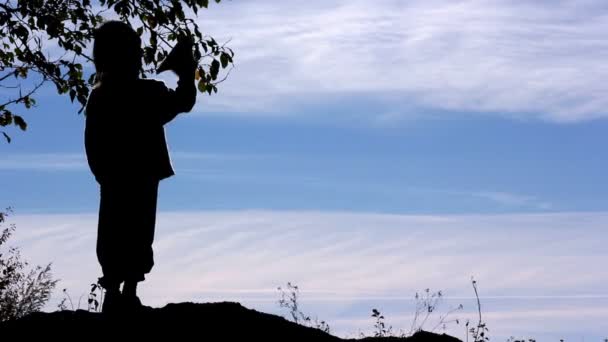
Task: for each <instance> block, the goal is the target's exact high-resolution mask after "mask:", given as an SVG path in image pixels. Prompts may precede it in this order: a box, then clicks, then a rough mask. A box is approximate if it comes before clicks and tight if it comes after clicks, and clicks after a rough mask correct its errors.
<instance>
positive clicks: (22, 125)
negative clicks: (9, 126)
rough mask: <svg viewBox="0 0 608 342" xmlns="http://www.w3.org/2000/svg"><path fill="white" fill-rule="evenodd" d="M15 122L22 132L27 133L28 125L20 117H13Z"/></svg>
mask: <svg viewBox="0 0 608 342" xmlns="http://www.w3.org/2000/svg"><path fill="white" fill-rule="evenodd" d="M13 120H14V121H15V125H17V126H19V128H20V129H21V130H22V131H25V130H26V129H27V123H26V122H25V120H23V118H22V117H20V116H19V115H15V116H13Z"/></svg>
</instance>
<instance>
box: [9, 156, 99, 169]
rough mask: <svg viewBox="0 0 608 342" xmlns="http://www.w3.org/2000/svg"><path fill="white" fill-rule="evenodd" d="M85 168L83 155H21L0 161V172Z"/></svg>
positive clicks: (85, 163)
mask: <svg viewBox="0 0 608 342" xmlns="http://www.w3.org/2000/svg"><path fill="white" fill-rule="evenodd" d="M86 167H87V162H86V157H85V156H84V153H83V154H78V153H21V154H9V155H5V156H3V158H2V160H0V170H41V171H71V170H83V169H85V168H86Z"/></svg>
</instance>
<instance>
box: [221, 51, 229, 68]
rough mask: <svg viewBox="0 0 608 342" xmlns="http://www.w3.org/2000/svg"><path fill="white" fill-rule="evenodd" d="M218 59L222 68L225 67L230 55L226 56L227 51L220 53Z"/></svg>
mask: <svg viewBox="0 0 608 342" xmlns="http://www.w3.org/2000/svg"><path fill="white" fill-rule="evenodd" d="M220 61H221V62H222V69H226V67H227V66H228V63H229V62H230V56H228V54H227V53H222V56H220Z"/></svg>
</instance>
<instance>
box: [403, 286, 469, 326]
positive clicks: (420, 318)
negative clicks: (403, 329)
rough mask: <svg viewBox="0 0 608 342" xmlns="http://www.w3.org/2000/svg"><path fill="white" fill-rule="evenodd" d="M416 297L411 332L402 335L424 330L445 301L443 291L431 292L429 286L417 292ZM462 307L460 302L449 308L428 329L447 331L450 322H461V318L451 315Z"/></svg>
mask: <svg viewBox="0 0 608 342" xmlns="http://www.w3.org/2000/svg"><path fill="white" fill-rule="evenodd" d="M414 298H415V300H416V310H415V312H414V318H413V319H412V324H411V326H410V331H409V333H408V334H403V335H402V337H405V336H411V335H413V334H415V333H416V332H418V331H421V330H424V328H425V327H426V324H427V323H428V322H429V318H431V316H432V315H433V313H435V312H437V309H438V308H439V307H440V306H441V303H442V301H443V292H442V291H437V292H431V290H430V289H428V288H427V289H425V290H424V291H423V292H422V293H419V292H416V295H415V296H414ZM462 309H463V306H462V304H460V305H458V306H457V307H453V308H451V309H449V310H448V311H446V312H445V313H444V314H443V315H439V318H438V319H437V321H435V324H434V325H433V326H432V327H430V328H429V330H428V331H430V332H436V331H438V330H439V329H441V330H443V331H445V330H446V329H447V325H448V324H450V323H456V324H460V320H459V319H457V318H454V319H451V316H452V315H453V314H454V313H455V312H457V311H460V310H462Z"/></svg>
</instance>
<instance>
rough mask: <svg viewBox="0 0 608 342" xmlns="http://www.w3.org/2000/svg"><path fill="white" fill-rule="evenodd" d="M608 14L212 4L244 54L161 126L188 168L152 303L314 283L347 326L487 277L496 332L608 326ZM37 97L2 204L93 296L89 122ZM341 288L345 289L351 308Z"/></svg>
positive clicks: (503, 7) (583, 330) (166, 220)
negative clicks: (375, 310) (378, 306)
mask: <svg viewBox="0 0 608 342" xmlns="http://www.w3.org/2000/svg"><path fill="white" fill-rule="evenodd" d="M607 15H608V8H607V6H606V5H605V4H603V3H602V2H600V1H576V2H575V1H559V2H544V1H534V2H532V1H434V0H433V1H407V2H405V1H389V0H387V1H377V2H374V3H373V4H371V3H370V2H369V1H358V0H355V1H322V2H321V1H289V2H280V1H274V0H264V1H257V2H255V3H251V2H247V3H245V2H239V1H236V0H235V1H231V2H226V3H225V4H224V3H223V4H221V5H219V6H213V7H212V8H211V9H210V10H209V11H207V12H205V14H204V15H202V16H201V19H200V20H201V25H203V27H205V28H207V29H208V30H209V33H210V34H212V35H214V36H215V37H216V38H218V40H220V41H225V40H228V39H232V41H231V43H230V46H231V47H232V48H233V49H234V50H235V52H236V53H237V57H236V64H237V65H236V68H235V69H234V71H233V72H232V74H231V75H230V78H229V79H228V80H227V81H226V82H225V83H224V84H222V86H221V88H220V93H219V94H218V95H214V96H213V97H208V96H205V95H199V98H198V102H197V105H196V107H195V110H194V111H193V112H192V113H189V114H185V115H182V116H180V117H178V118H177V119H176V120H175V121H174V122H172V123H171V124H170V125H168V126H167V134H168V140H169V144H170V148H171V151H172V159H173V164H174V167H175V169H176V174H177V175H176V176H175V177H173V178H171V179H169V180H167V181H164V182H163V184H162V186H161V194H160V205H159V218H160V219H159V229H158V231H159V239H158V240H157V247H159V251H158V255H162V256H163V257H159V258H160V259H159V263H158V265H157V269H155V271H153V274H152V275H151V278H150V282H149V284H147V285H144V291H146V292H145V295H146V296H147V297H145V298H144V299H147V300H148V302H150V303H154V304H157V305H161V304H162V303H166V302H168V301H175V300H187V299H188V298H193V297H194V298H199V299H200V300H211V299H234V298H240V299H242V300H243V301H245V302H246V303H250V304H251V305H252V306H256V307H259V308H264V309H267V310H276V305H275V304H274V302H273V300H274V299H275V297H276V296H275V293H274V292H273V288H274V286H278V285H281V284H282V283H284V282H286V281H290V280H292V281H296V280H299V282H300V285H301V286H302V288H303V290H304V291H306V289H309V291H311V293H313V294H314V293H317V294H319V295H318V296H317V298H316V299H315V298H314V296H312V297H313V298H311V303H316V304H314V305H315V306H313V307H312V308H311V309H312V311H316V312H317V313H318V315H319V316H323V315H324V314H325V317H324V318H327V319H328V320H329V321H330V323H331V321H332V319H333V320H334V321H335V322H337V323H335V324H337V326H338V331H339V332H340V333H343V334H347V333H356V329H357V327H361V326H362V325H364V324H363V323H362V322H363V321H365V320H366V319H367V317H366V314H367V312H366V311H363V312H362V311H360V309H361V308H362V307H366V306H367V305H368V304H369V301H370V300H371V299H374V298H375V299H378V298H380V299H378V300H379V303H384V305H385V307H387V310H389V311H391V310H392V312H391V313H392V316H393V317H402V318H403V320H407V315H408V314H409V313H410V312H411V310H405V309H403V308H400V307H396V306H395V304H394V303H396V301H395V300H390V299H391V298H393V299H394V298H403V297H408V296H409V294H412V293H413V292H415V291H416V290H420V289H423V288H426V287H433V288H435V289H445V290H446V291H447V290H449V291H450V292H448V295H450V293H451V294H452V295H453V296H454V297H459V296H460V297H467V296H468V297H470V295H471V291H470V289H469V287H468V284H467V282H468V280H469V278H470V276H471V275H475V276H476V277H477V278H478V279H479V281H480V283H481V284H482V286H483V289H484V291H487V292H485V293H486V294H487V295H488V296H489V297H488V298H487V300H488V301H490V302H492V301H494V302H493V304H491V305H490V308H489V313H488V315H489V318H488V319H489V320H491V323H492V325H493V326H494V327H496V328H495V329H496V331H497V332H496V334H497V335H496V336H497V337H499V338H503V337H504V338H506V337H508V336H510V335H509V334H513V335H518V334H521V335H527V336H529V337H537V338H540V339H541V340H542V338H543V337H545V338H547V339H552V340H556V339H558V338H559V337H560V336H568V337H571V338H581V337H585V338H587V339H596V340H599V339H600V338H601V337H605V336H603V335H602V333H604V334H605V333H606V332H602V331H601V330H600V329H599V328H600V327H601V326H602V322H603V321H605V319H606V318H608V311H606V307H607V306H606V304H607V302H606V296H607V295H608V294H607V293H605V292H604V286H603V284H605V281H606V280H607V279H606V274H605V272H603V270H602V269H601V268H598V267H597V265H601V264H605V263H606V262H608V254H607V253H606V252H605V251H604V248H602V245H603V243H605V242H606V241H608V240H607V238H608V235H607V233H606V230H605V228H604V227H605V224H606V223H608V218H607V216H606V212H607V210H608V207H607V206H608V201H607V199H608V198H607V195H606V194H608V186H607V185H606V182H605V181H604V179H605V175H606V173H607V172H606V171H608V162H607V158H605V156H606V153H605V152H604V146H606V145H607V143H608V138H607V137H606V134H605V132H606V130H607V129H608V122H607V121H606V120H605V119H604V117H606V116H607V115H608V112H606V110H605V108H606V107H607V105H608V101H607V100H606V98H607V97H606V96H605V94H606V93H607V91H608V86H607V85H606V84H607V83H606V82H605V80H606V79H607V76H608V68H607V67H606V66H605V61H606V57H607V56H608V41H607V40H606V39H605V32H607V31H606V30H607V29H608V20H607ZM163 79H164V80H165V81H166V82H167V83H168V84H169V85H174V84H175V79H174V78H173V77H171V76H166V75H165V76H163ZM38 102H39V105H38V107H37V108H35V109H33V110H30V111H28V112H27V113H26V118H27V120H28V123H29V128H28V131H27V132H25V133H19V132H16V131H11V132H10V133H12V135H13V138H14V140H13V143H12V144H10V145H9V144H1V145H0V153H2V155H3V156H4V157H3V158H2V159H1V160H0V179H1V181H0V188H1V189H2V191H1V192H0V202H3V203H0V204H1V205H11V206H13V207H14V208H15V210H16V215H15V216H14V219H15V221H16V222H17V223H18V225H19V226H18V234H17V236H16V238H17V241H19V242H22V245H23V246H24V247H23V248H24V254H25V255H26V256H28V255H31V258H32V259H33V261H38V262H40V263H42V262H45V261H46V260H55V268H56V272H57V274H58V276H59V277H60V278H62V279H64V283H65V284H66V285H65V286H66V287H70V288H74V289H75V290H74V291H75V292H78V291H79V290H76V289H80V288H83V289H84V288H86V284H88V283H89V282H90V280H89V278H90V279H94V277H95V276H96V274H97V273H98V270H97V269H95V267H97V266H96V265H95V256H94V250H93V247H91V246H93V242H94V229H95V217H94V215H95V211H96V208H97V203H98V202H97V201H98V198H97V187H96V183H95V182H94V179H93V178H92V176H91V175H90V173H89V171H88V168H87V165H86V160H85V159H84V150H83V144H82V142H83V136H82V133H83V124H84V117H83V116H81V115H77V114H76V112H77V110H78V108H77V107H76V106H74V105H71V104H70V103H69V101H68V99H67V98H60V97H57V96H56V95H55V94H54V90H53V89H52V88H50V87H49V88H46V89H43V90H42V92H41V93H40V96H39V100H38ZM180 213H181V214H180ZM421 215H422V216H421ZM294 222H295V223H294ZM297 222H300V223H301V224H298V223H297ZM42 223H45V224H46V226H45V228H42V227H41V224H42ZM290 227H291V228H290ZM420 227H428V230H420V229H421V228H420ZM222 229H224V230H222ZM235 229H236V232H237V233H235V235H234V236H232V237H231V235H230V233H231V232H234V231H235ZM209 230H211V231H216V230H217V232H218V233H217V234H207V233H204V232H207V231H209ZM188 232H190V233H188ZM197 232H198V233H197ZM246 232H249V234H252V235H247V233H246ZM349 232H351V233H352V236H351V235H349V234H348V233H349ZM375 232H379V233H378V234H375ZM19 234H21V235H19ZM184 234H185V235H184ZM243 234H244V235H243ZM324 234H326V235H327V236H328V237H327V239H323V238H321V237H322V236H324ZM344 234H346V235H344ZM53 236H54V237H53ZM182 236H187V237H189V238H192V239H194V240H192V241H196V242H192V241H189V242H188V241H185V240H183V237H182ZM272 236H276V238H275V239H273V238H272ZM480 236H481V237H480ZM465 237H466V239H465ZM214 238H217V239H218V241H213V240H214ZM231 239H232V240H231ZM243 239H244V241H248V242H249V243H250V247H247V248H245V247H243V246H242V244H243V243H244V242H242V240H243ZM361 241H369V243H370V245H373V246H377V247H378V250H373V249H372V251H368V250H367V249H366V248H363V247H362V246H363V245H364V244H363V245H361ZM340 242H342V244H341V243H340ZM391 242H394V243H395V244H391ZM192 244H194V245H192ZM294 244H295V245H296V247H297V248H294V249H286V247H285V246H292V245H294ZM427 244H428V245H431V246H435V245H436V246H437V247H436V248H435V249H433V248H431V249H430V250H427V249H425V248H424V247H423V246H424V245H427ZM297 245H301V246H300V247H298V246H297ZM58 246H59V247H58ZM162 246H164V247H162ZM199 246H200V247H199ZM382 246H386V248H382ZM412 246H414V247H415V248H413V249H412ZM518 246H519V247H518ZM368 247H369V246H368ZM206 248H209V249H210V250H213V251H215V252H214V254H211V255H213V256H214V257H213V258H211V259H210V264H209V266H208V267H209V268H204V265H205V260H206V259H205V257H204V256H205V255H207V256H209V254H205V253H211V252H205V249H206ZM249 248H251V253H252V254H253V255H254V256H255V257H253V256H252V258H254V260H257V262H259V263H260V264H259V265H266V264H268V263H270V264H272V260H274V259H273V256H276V255H280V256H281V260H284V262H283V263H279V264H278V265H275V266H273V267H268V268H267V271H264V272H260V275H259V277H258V278H255V277H254V279H250V278H251V277H250V276H244V275H243V270H244V269H245V268H244V266H243V264H242V262H240V261H239V260H242V259H243V258H247V253H245V252H246V251H250V249H249ZM350 248H356V251H355V252H353V251H352V250H351V249H350ZM370 248H371V247H370ZM199 249H200V250H199ZM235 249H236V250H237V251H236V252H235ZM183 250H190V251H191V252H190V254H189V255H190V256H189V257H188V255H181V254H180V253H179V252H180V251H183ZM259 250H262V251H267V253H266V254H265V253H261V252H260V253H261V254H259V255H258V254H255V253H254V252H253V251H259ZM409 250H413V251H415V257H414V256H413V255H410V254H408V251H409ZM357 251H360V253H361V254H357ZM366 251H368V252H369V253H370V254H365V253H366ZM498 251H503V252H498ZM25 252H27V253H25ZM275 252H276V255H274V254H273V253H275ZM70 254H76V255H80V256H81V257H80V258H79V259H78V260H87V262H89V263H90V264H89V267H87V266H86V265H82V264H74V263H73V261H70V260H71V259H70V257H69V255H70ZM369 255H371V256H374V258H372V259H371V261H370V259H369V258H368V256H369ZM463 255H464V256H463ZM183 258H185V259H183ZM306 258H310V259H306ZM163 260H164V261H163ZM184 260H185V261H184ZM188 260H195V261H197V262H196V265H197V266H198V265H199V262H198V261H199V260H200V265H203V266H201V267H203V269H204V271H201V270H200V269H197V270H194V269H193V270H191V272H189V273H188V274H187V279H186V278H183V281H182V282H179V283H175V282H174V283H172V285H171V287H172V288H174V289H175V290H174V291H166V287H164V286H162V285H161V284H162V283H165V282H168V281H169V279H182V278H180V277H184V275H179V274H174V273H172V272H171V271H172V268H171V267H170V266H169V265H177V264H179V265H182V266H183V265H187V264H188ZM307 260H309V261H307ZM328 260H338V261H337V262H336V263H335V264H332V265H333V266H327V267H324V266H322V265H326V264H328ZM373 260H385V262H384V261H383V262H379V261H378V262H377V261H373ZM479 260H483V262H482V263H481V264H480V265H479V266H478V267H471V266H470V265H472V264H476V263H478V261H479ZM306 263H308V264H309V265H310V267H304V268H302V266H301V265H302V264H306ZM376 263H378V266H383V267H386V268H387V269H390V270H394V271H391V272H388V271H387V272H378V273H377V274H376V273H375V272H374V271H373V269H374V267H375V266H374V265H375V264H376ZM330 264H331V263H330ZM92 265H95V266H94V267H93V266H92ZM247 265H248V267H253V265H250V264H247ZM315 265H316V266H315ZM356 265H365V267H363V268H362V270H361V273H360V274H357V273H354V274H350V273H348V274H346V273H344V270H345V269H351V268H353V267H356ZM445 265H450V267H448V268H446V266H445ZM458 265H460V266H458ZM212 266H213V267H217V268H222V272H220V271H218V270H215V271H214V270H213V268H212ZM174 267H175V266H174ZM260 267H261V268H262V269H266V268H265V267H264V266H260ZM155 272H156V273H155ZM391 273H394V274H391ZM84 274H86V275H87V277H83V276H82V275H84ZM372 276H373V277H374V279H376V281H375V282H374V281H369V279H370V277H372ZM83 278H86V279H83ZM405 279H407V280H405ZM336 283H338V284H343V285H341V286H336ZM184 284H192V285H191V286H186V285H184ZM218 289H223V290H222V291H220V290H218ZM83 291H84V290H83ZM338 292H341V293H346V294H349V296H346V299H344V300H343V301H342V302H341V303H342V304H340V305H336V304H335V300H333V299H332V298H335V297H336V295H335V294H336V293H338ZM260 293H261V294H260ZM328 293H329V294H333V295H328ZM256 294H257V295H256ZM404 294H405V295H404ZM252 296H253V297H255V296H258V297H255V300H252ZM544 296H553V297H551V298H550V299H547V298H545V297H544ZM410 297H411V296H410ZM468 297H467V298H468ZM512 297H517V298H518V299H517V300H515V299H513V300H508V298H512ZM370 298H371V299H370ZM381 298H389V299H387V300H384V301H382V299H381ZM530 298H536V299H534V300H532V299H530ZM454 300H456V299H454ZM539 300H540V301H542V303H540V304H539ZM590 302H592V304H590ZM370 305H371V304H370ZM368 309H369V310H368V311H370V310H371V307H370V308H368ZM465 309H467V310H469V311H470V310H471V309H472V308H471V307H470V306H469V307H468V308H466V307H465ZM366 310H367V309H366ZM581 316H588V317H590V318H589V319H587V320H585V321H579V320H577V318H578V317H581ZM518 317H520V318H521V317H526V319H525V320H523V321H521V319H520V321H517V318H518ZM545 317H550V318H545ZM531 322H533V323H534V324H532V323H531ZM565 322H570V323H569V324H565ZM571 322H576V323H577V324H571ZM369 326H371V324H369ZM565 326H567V328H564V327H565ZM541 327H542V328H541ZM362 329H363V328H362ZM556 332H557V333H556ZM558 334H561V335H559V336H558ZM459 336H460V335H459ZM461 337H462V336H461ZM522 337H523V336H522Z"/></svg>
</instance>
